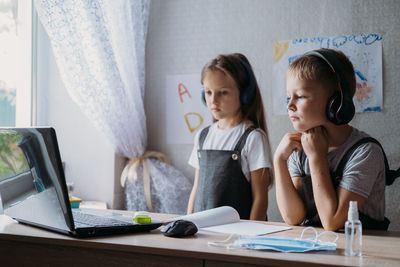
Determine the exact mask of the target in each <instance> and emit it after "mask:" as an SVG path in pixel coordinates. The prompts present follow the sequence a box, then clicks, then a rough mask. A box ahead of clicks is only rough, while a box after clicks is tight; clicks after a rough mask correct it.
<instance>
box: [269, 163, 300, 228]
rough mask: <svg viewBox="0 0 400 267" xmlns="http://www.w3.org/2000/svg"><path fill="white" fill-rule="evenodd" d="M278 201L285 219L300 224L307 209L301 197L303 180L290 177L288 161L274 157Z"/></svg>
mask: <svg viewBox="0 0 400 267" xmlns="http://www.w3.org/2000/svg"><path fill="white" fill-rule="evenodd" d="M274 168H275V180H276V182H275V185H276V189H275V190H276V201H277V204H278V208H279V211H280V212H281V215H282V218H283V220H284V221H285V222H286V223H287V224H289V225H298V224H300V223H301V222H303V220H304V218H305V217H306V209H305V206H304V203H303V200H302V199H301V196H300V193H299V192H301V180H300V178H299V177H294V178H293V180H292V178H291V177H290V174H289V170H288V167H287V162H286V161H285V160H278V159H276V158H275V159H274Z"/></svg>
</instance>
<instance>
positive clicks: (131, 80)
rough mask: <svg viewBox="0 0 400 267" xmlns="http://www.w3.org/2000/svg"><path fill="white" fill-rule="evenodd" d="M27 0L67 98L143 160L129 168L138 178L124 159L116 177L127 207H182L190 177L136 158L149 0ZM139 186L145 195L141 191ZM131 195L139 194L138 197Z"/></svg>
mask: <svg viewBox="0 0 400 267" xmlns="http://www.w3.org/2000/svg"><path fill="white" fill-rule="evenodd" d="M34 3H35V8H36V10H37V13H38V17H39V19H40V21H41V23H42V25H43V27H44V28H45V30H46V32H47V34H48V36H49V39H50V42H51V46H52V49H53V53H54V56H55V60H56V63H57V67H58V69H59V72H60V76H61V79H62V81H63V83H64V86H65V88H66V90H67V91H68V93H69V95H70V96H71V98H72V99H73V100H74V101H75V102H76V103H77V104H78V106H79V107H80V108H81V110H82V112H83V113H84V114H85V115H86V116H87V117H88V118H89V120H90V121H92V122H93V123H94V125H95V126H96V128H97V129H99V130H100V131H101V132H103V133H104V135H105V136H106V137H107V138H108V139H109V140H110V143H111V144H112V145H113V146H114V149H115V151H116V153H118V154H120V155H123V156H125V157H127V158H129V159H135V158H140V159H143V160H141V161H140V163H141V164H145V165H146V166H147V164H148V167H147V168H146V169H145V170H146V171H148V172H149V174H148V175H146V173H145V175H143V173H142V172H141V171H143V167H142V166H140V167H139V168H136V170H139V171H138V174H135V175H136V178H137V179H133V176H132V175H131V174H132V171H129V166H127V167H126V172H125V173H128V175H123V177H121V178H122V179H123V180H124V183H123V184H122V185H123V186H124V185H126V186H125V193H126V198H127V199H126V204H127V208H128V209H130V210H151V211H156V212H166V213H178V214H181V213H184V212H185V210H186V203H185V201H182V199H186V198H188V197H189V193H190V188H191V184H190V182H189V180H188V179H187V178H186V177H185V176H184V175H182V174H181V173H180V172H179V171H178V170H175V169H174V168H173V167H172V166H170V165H167V164H166V163H163V162H160V161H159V160H158V159H154V158H149V159H148V160H147V159H145V158H143V155H144V154H145V151H146V145H147V130H146V116H145V111H144V103H143V97H144V87H145V48H146V35H147V27H148V20H149V7H150V0H134V1H128V0H35V2H34ZM147 176H148V179H145V183H143V178H146V177H147ZM125 178H127V179H125ZM150 178H151V179H150ZM173 187H177V188H173ZM145 191H146V192H151V195H150V196H149V195H147V196H146V197H145V196H143V195H144V192H145ZM138 196H143V198H141V199H140V200H137V197H138ZM146 199H147V201H146ZM143 200H145V201H144V202H145V204H143ZM149 202H150V203H149Z"/></svg>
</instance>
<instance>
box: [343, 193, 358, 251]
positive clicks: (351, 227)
mask: <svg viewBox="0 0 400 267" xmlns="http://www.w3.org/2000/svg"><path fill="white" fill-rule="evenodd" d="M344 229H345V236H346V242H345V252H344V253H345V255H346V256H361V255H362V225H361V222H360V220H359V219H358V208H357V201H350V206H349V212H348V214H347V221H346V224H345V226H344Z"/></svg>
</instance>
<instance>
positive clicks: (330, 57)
mask: <svg viewBox="0 0 400 267" xmlns="http://www.w3.org/2000/svg"><path fill="white" fill-rule="evenodd" d="M304 55H305V56H316V57H318V58H320V59H322V60H323V61H324V62H325V63H327V64H328V65H329V67H330V68H331V69H332V71H333V72H334V73H335V74H336V77H337V79H338V87H339V91H337V92H335V93H334V94H333V95H332V96H331V97H330V98H329V99H328V104H327V106H326V116H327V117H328V119H329V121H331V122H332V123H334V124H336V125H343V124H346V123H349V122H350V121H351V119H353V117H354V113H355V107H354V103H353V96H352V95H350V89H349V85H348V84H347V82H346V79H345V78H344V76H343V65H342V63H341V62H340V61H339V60H338V59H337V58H336V55H335V54H333V53H332V52H329V51H328V50H322V49H319V50H313V51H310V52H307V53H305V54H304Z"/></svg>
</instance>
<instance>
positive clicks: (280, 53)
mask: <svg viewBox="0 0 400 267" xmlns="http://www.w3.org/2000/svg"><path fill="white" fill-rule="evenodd" d="M382 38H383V37H382V35H381V34H378V33H361V34H349V35H338V36H331V37H324V36H316V37H311V38H296V39H292V40H281V41H276V42H275V43H274V64H273V74H274V75H273V81H272V84H273V85H272V86H273V113H274V114H276V115H286V114H287V110H286V106H287V102H286V101H287V96H286V85H285V82H286V80H285V75H286V71H287V68H288V67H289V65H290V64H291V63H292V62H293V61H294V60H295V59H296V58H298V57H300V56H302V55H303V54H304V53H305V52H307V51H310V50H314V49H319V48H333V49H336V50H341V51H342V52H344V53H345V54H346V55H347V56H348V57H349V59H350V60H351V62H352V63H353V65H354V71H355V75H356V93H355V95H354V98H353V101H354V105H355V107H356V112H367V111H382V107H383V86H382Z"/></svg>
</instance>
